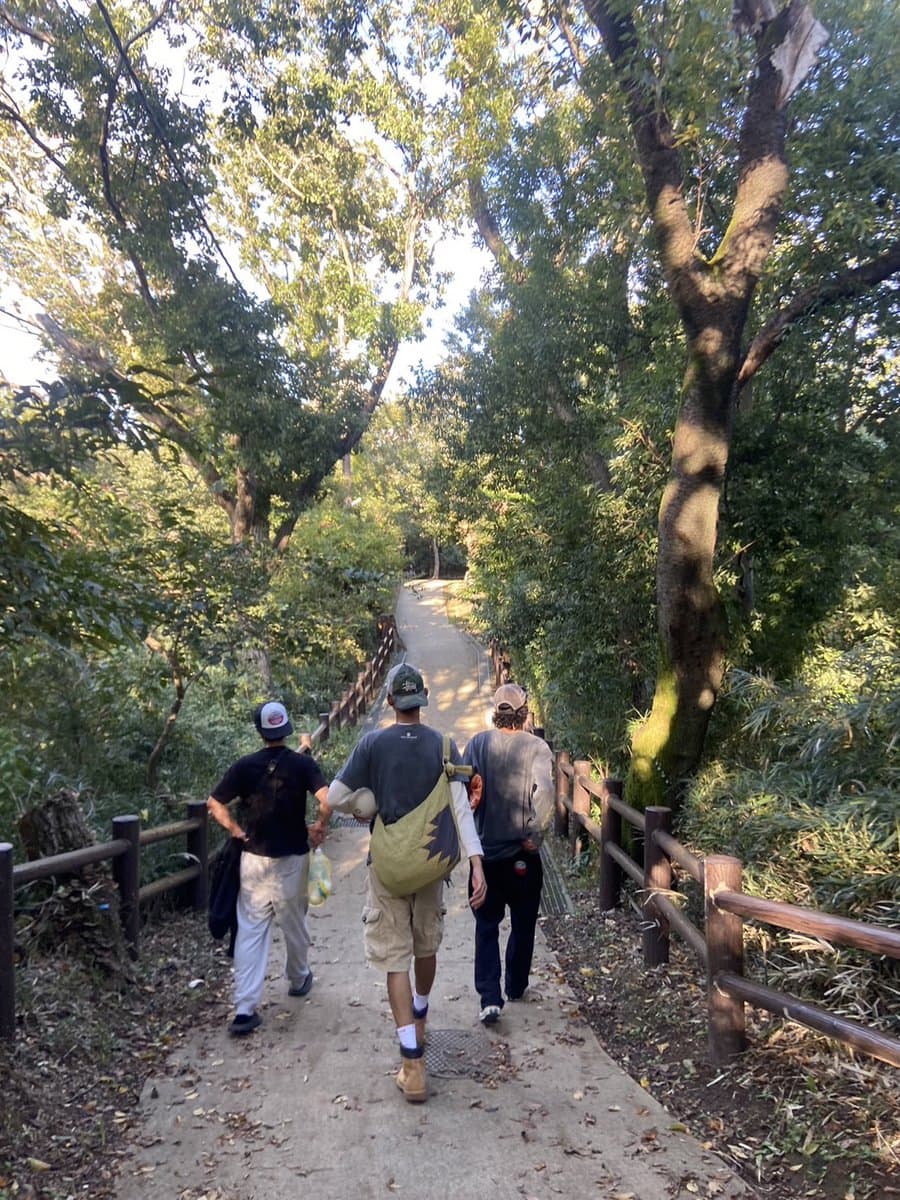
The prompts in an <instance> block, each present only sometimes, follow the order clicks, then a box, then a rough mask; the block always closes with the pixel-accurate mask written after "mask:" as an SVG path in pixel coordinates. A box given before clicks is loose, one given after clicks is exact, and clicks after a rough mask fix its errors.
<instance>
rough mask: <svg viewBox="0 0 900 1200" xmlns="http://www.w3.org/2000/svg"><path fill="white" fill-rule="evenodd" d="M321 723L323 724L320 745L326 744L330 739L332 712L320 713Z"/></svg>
mask: <svg viewBox="0 0 900 1200" xmlns="http://www.w3.org/2000/svg"><path fill="white" fill-rule="evenodd" d="M319 724H320V725H321V726H322V736H321V737H320V738H319V745H320V746H324V745H325V743H326V742H327V741H328V735H329V733H331V713H330V712H321V713H319Z"/></svg>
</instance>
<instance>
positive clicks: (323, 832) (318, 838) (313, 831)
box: [307, 817, 328, 847]
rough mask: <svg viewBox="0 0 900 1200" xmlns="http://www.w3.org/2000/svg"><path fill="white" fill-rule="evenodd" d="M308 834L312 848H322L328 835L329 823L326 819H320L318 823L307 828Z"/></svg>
mask: <svg viewBox="0 0 900 1200" xmlns="http://www.w3.org/2000/svg"><path fill="white" fill-rule="evenodd" d="M307 833H308V834H309V841H310V845H311V846H313V847H318V846H321V845H322V843H323V842H324V841H325V838H326V836H327V834H328V822H327V821H326V820H325V818H324V817H320V818H319V819H318V821H316V822H315V823H314V824H312V825H310V826H309V827H308V828H307Z"/></svg>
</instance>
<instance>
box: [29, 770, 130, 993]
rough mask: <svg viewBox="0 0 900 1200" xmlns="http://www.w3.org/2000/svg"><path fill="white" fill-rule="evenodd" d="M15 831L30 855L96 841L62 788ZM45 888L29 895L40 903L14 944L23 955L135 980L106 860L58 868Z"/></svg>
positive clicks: (74, 798) (76, 801) (76, 797)
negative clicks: (65, 959)
mask: <svg viewBox="0 0 900 1200" xmlns="http://www.w3.org/2000/svg"><path fill="white" fill-rule="evenodd" d="M18 829H19V834H20V836H21V838H22V843H23V845H24V846H25V852H26V853H27V855H28V857H29V859H31V860H32V861H34V860H35V859H40V858H52V857H54V856H55V855H57V854H68V853H69V852H70V851H72V850H80V849H82V847H84V846H90V845H92V844H93V843H94V842H95V841H96V840H97V839H96V838H95V837H94V835H93V833H92V831H91V830H90V828H89V827H88V824H87V821H86V820H85V817H84V810H83V809H82V806H81V795H80V794H79V793H78V792H76V791H73V790H71V789H69V788H60V790H59V791H58V792H56V793H54V794H53V795H52V796H48V797H47V798H46V799H45V800H44V801H43V802H42V803H41V804H39V805H36V806H35V807H34V808H32V809H29V810H28V811H27V812H25V813H23V814H22V816H21V817H20V818H19V822H18ZM45 882H46V886H47V892H46V894H44V895H42V894H41V892H40V890H35V891H32V892H31V893H30V902H31V904H32V905H33V904H34V901H35V899H36V898H38V897H39V896H40V897H41V899H40V906H39V907H38V908H37V909H36V915H35V916H34V917H33V919H32V920H31V922H30V924H29V926H28V930H27V934H23V936H22V944H21V945H20V946H19V947H18V949H19V951H20V953H21V954H22V955H23V957H27V956H28V955H29V954H31V953H32V952H33V951H34V950H39V951H41V952H43V953H45V954H50V955H53V954H66V953H68V954H70V955H72V956H76V955H77V956H78V957H80V958H81V959H82V960H83V961H84V962H85V964H86V965H87V966H88V967H90V968H91V969H92V970H93V969H98V968H99V969H102V970H104V971H106V972H107V973H109V974H115V975H122V976H125V977H126V978H129V979H131V978H133V976H134V966H133V964H132V962H131V957H130V954H129V951H128V948H127V946H126V945H125V939H124V936H123V933H122V925H121V921H120V919H119V894H118V890H117V888H116V885H115V884H114V883H113V880H112V878H111V876H110V872H109V868H108V866H106V864H102V863H100V864H96V865H89V866H86V867H81V868H80V869H79V870H77V871H70V872H59V873H58V874H56V875H55V876H54V877H53V878H52V880H47V881H45Z"/></svg>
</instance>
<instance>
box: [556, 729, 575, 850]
mask: <svg viewBox="0 0 900 1200" xmlns="http://www.w3.org/2000/svg"><path fill="white" fill-rule="evenodd" d="M570 765H571V759H570V758H569V752H568V751H567V750H560V751H559V753H558V754H557V756H556V810H555V812H554V814H553V831H554V833H555V834H556V835H557V837H568V836H569V810H568V809H567V808H566V806H565V804H564V803H563V800H564V799H568V797H569V776H568V775H567V774H566V772H565V771H564V770H563V769H562V768H563V767H568V766H570Z"/></svg>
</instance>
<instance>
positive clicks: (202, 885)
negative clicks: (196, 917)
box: [187, 800, 209, 912]
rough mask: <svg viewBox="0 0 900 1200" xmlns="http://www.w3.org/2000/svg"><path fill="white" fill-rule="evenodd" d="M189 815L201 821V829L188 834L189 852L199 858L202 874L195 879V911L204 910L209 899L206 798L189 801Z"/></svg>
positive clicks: (193, 856)
mask: <svg viewBox="0 0 900 1200" xmlns="http://www.w3.org/2000/svg"><path fill="white" fill-rule="evenodd" d="M187 808H188V817H189V818H190V819H191V820H193V819H194V818H195V817H196V819H197V820H198V821H199V822H200V828H199V829H192V830H191V831H190V833H189V834H188V835H187V852H188V854H190V855H191V857H192V858H195V859H196V860H197V863H198V864H199V866H200V874H199V875H198V876H197V878H196V879H195V880H194V912H203V910H204V909H205V908H206V906H207V903H208V901H209V873H208V871H207V866H208V865H209V816H208V813H207V811H206V801H205V800H189V801H188V806H187Z"/></svg>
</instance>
